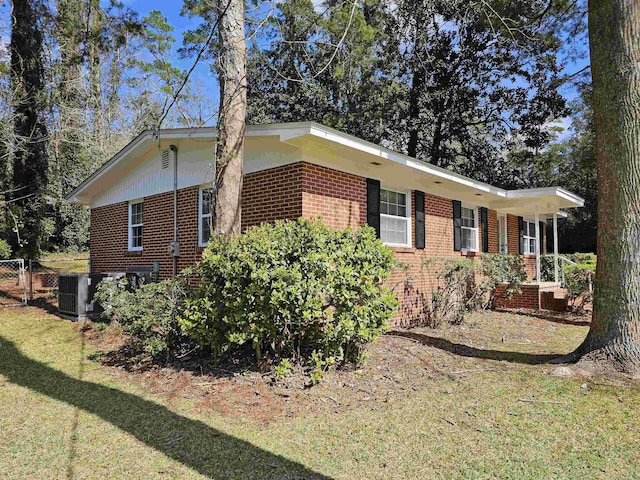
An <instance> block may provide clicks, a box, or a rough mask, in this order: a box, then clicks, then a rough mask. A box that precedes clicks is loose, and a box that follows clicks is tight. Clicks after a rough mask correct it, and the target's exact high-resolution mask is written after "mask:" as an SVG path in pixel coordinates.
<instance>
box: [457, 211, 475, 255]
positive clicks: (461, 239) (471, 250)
mask: <svg viewBox="0 0 640 480" xmlns="http://www.w3.org/2000/svg"><path fill="white" fill-rule="evenodd" d="M465 208H466V209H468V210H473V221H474V224H475V227H473V228H472V227H465V226H464V225H462V226H461V227H460V228H461V229H462V230H472V231H473V232H474V236H473V238H475V239H476V241H475V244H476V246H475V248H467V247H465V246H464V245H462V241H463V238H464V237H463V236H462V233H460V245H461V247H462V248H461V250H462V251H463V252H477V251H478V225H479V224H480V221H479V219H478V207H477V206H476V205H467V204H464V203H463V204H462V208H461V209H460V223H462V219H463V218H464V215H463V211H464V209H465Z"/></svg>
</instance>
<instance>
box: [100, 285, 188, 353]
mask: <svg viewBox="0 0 640 480" xmlns="http://www.w3.org/2000/svg"><path fill="white" fill-rule="evenodd" d="M187 294H188V287H187V285H186V283H185V282H184V281H183V280H182V279H176V280H163V281H162V282H158V283H145V284H143V285H141V286H139V287H138V288H131V286H130V285H129V284H128V282H127V280H126V278H125V279H121V280H116V281H110V280H105V281H102V282H100V283H99V284H98V288H97V292H96V296H95V301H96V302H97V303H98V304H100V305H101V306H102V308H103V309H104V312H103V314H102V316H103V317H104V318H106V319H108V320H110V321H115V322H117V323H118V324H120V325H121V326H122V329H123V331H124V332H125V333H127V334H128V335H130V336H131V339H132V340H133V342H134V343H135V344H136V345H137V346H138V347H140V348H141V349H142V350H144V351H145V352H146V353H148V354H149V355H151V356H153V357H157V356H159V355H161V354H164V355H165V356H166V357H168V356H169V355H170V354H172V353H173V354H175V353H177V352H178V351H180V350H181V348H183V347H184V346H185V345H187V344H188V343H189V340H188V338H187V337H186V336H184V335H183V334H182V330H181V328H180V325H179V323H178V317H179V315H180V313H181V311H182V308H183V304H184V299H185V298H186V296H187Z"/></svg>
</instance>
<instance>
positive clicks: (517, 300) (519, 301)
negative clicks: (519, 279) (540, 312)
mask: <svg viewBox="0 0 640 480" xmlns="http://www.w3.org/2000/svg"><path fill="white" fill-rule="evenodd" d="M521 289H522V293H520V294H517V295H514V296H513V297H511V299H509V300H508V299H506V298H503V296H504V290H505V287H504V285H498V287H497V288H496V294H495V295H496V307H498V308H528V309H534V310H537V309H539V308H540V291H539V287H538V285H536V284H530V285H522V287H521Z"/></svg>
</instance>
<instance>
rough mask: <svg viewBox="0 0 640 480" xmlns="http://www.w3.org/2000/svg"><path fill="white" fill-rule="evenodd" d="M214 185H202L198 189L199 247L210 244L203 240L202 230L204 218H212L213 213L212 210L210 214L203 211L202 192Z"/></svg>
mask: <svg viewBox="0 0 640 480" xmlns="http://www.w3.org/2000/svg"><path fill="white" fill-rule="evenodd" d="M212 186H213V185H212V184H206V185H200V188H199V189H198V246H199V247H208V246H209V242H204V241H203V240H202V235H203V234H204V231H203V230H202V220H204V219H205V218H209V219H210V218H211V217H212V215H213V214H212V213H211V211H209V213H208V214H203V213H202V192H203V191H204V190H207V189H210V188H211V187H212Z"/></svg>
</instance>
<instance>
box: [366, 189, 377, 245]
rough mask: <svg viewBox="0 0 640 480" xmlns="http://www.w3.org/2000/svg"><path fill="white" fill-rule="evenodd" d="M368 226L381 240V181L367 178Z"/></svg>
mask: <svg viewBox="0 0 640 480" xmlns="http://www.w3.org/2000/svg"><path fill="white" fill-rule="evenodd" d="M367 225H369V226H371V227H373V228H374V230H375V231H376V236H377V237H378V238H380V180H374V179H372V178H367Z"/></svg>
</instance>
